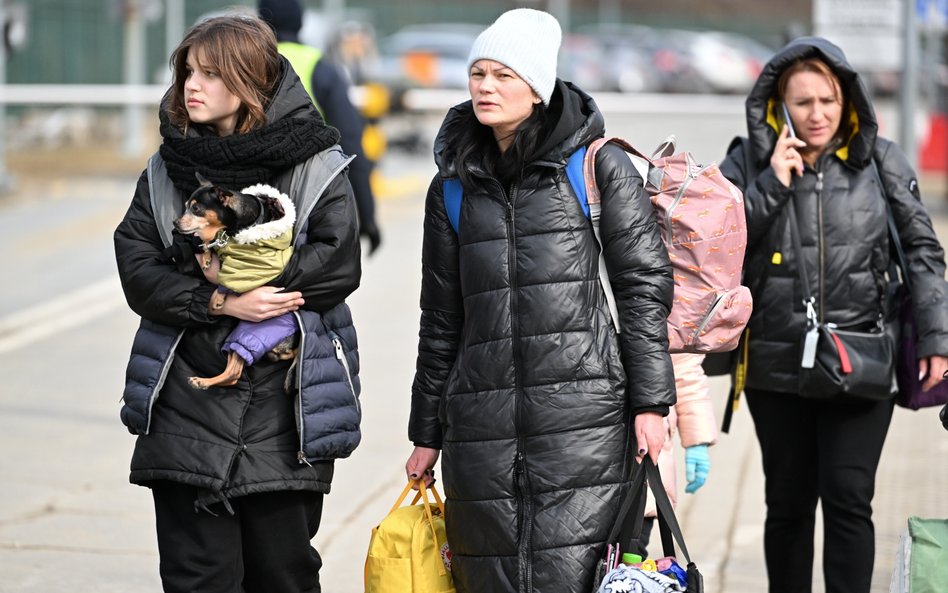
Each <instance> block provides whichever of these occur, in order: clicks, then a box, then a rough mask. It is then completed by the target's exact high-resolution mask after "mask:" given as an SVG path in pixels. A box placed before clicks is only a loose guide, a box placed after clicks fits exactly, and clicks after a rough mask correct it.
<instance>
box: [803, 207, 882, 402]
mask: <svg viewBox="0 0 948 593" xmlns="http://www.w3.org/2000/svg"><path fill="white" fill-rule="evenodd" d="M787 214H788V216H789V222H790V239H791V241H792V243H793V251H794V253H795V255H796V260H797V261H796V264H797V265H796V267H797V273H798V274H799V276H800V288H801V289H802V291H803V305H804V307H806V316H807V326H806V331H805V332H804V334H803V338H802V342H801V347H800V368H799V372H798V376H799V391H798V392H799V394H800V396H801V397H805V398H809V399H824V400H825V399H848V398H852V399H856V400H858V399H862V400H873V401H880V400H886V399H889V398H891V397H893V396H894V395H895V393H896V391H897V384H896V380H895V349H896V335H895V334H896V332H897V330H898V328H897V324H895V323H891V322H889V323H887V322H886V318H885V315H884V313H883V312H882V311H880V313H879V318H878V319H877V320H876V324H875V326H874V327H873V328H872V329H870V330H869V331H865V330H860V331H857V330H854V329H846V328H841V327H838V326H837V325H836V324H834V323H828V322H825V321H823V320H821V319H820V316H819V315H818V314H817V310H816V298H815V297H814V296H813V294H812V292H810V284H809V280H808V278H807V274H806V263H805V261H804V255H803V247H802V244H801V242H800V227H799V226H798V225H797V217H796V211H795V208H794V207H793V203H792V202H790V203H788V204H787Z"/></svg>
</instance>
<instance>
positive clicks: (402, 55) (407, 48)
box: [379, 23, 484, 89]
mask: <svg viewBox="0 0 948 593" xmlns="http://www.w3.org/2000/svg"><path fill="white" fill-rule="evenodd" d="M483 29H484V26H483V25H476V24H470V23H440V24H427V25H411V26H408V27H404V28H402V29H399V30H398V31H396V32H395V33H393V34H392V35H390V36H389V37H386V38H384V39H382V40H381V41H380V42H379V56H380V66H381V68H380V72H381V73H382V75H383V76H384V77H385V79H386V81H387V82H388V83H389V84H390V86H392V87H394V88H399V87H401V88H419V87H420V88H447V89H462V88H467V56H468V54H469V53H470V51H471V46H472V45H473V44H474V39H475V38H476V37H477V35H478V34H479V33H480V32H481V31H482V30H483Z"/></svg>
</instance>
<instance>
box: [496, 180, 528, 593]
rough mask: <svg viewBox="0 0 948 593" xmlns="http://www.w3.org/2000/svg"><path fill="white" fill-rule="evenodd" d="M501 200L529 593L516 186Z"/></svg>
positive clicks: (522, 558)
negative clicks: (504, 215) (515, 204)
mask: <svg viewBox="0 0 948 593" xmlns="http://www.w3.org/2000/svg"><path fill="white" fill-rule="evenodd" d="M498 185H500V189H501V192H503V195H504V197H505V199H504V205H505V207H506V209H507V215H506V221H505V222H506V223H507V266H508V268H509V270H510V339H511V354H512V356H513V365H514V397H515V398H516V402H515V404H514V430H515V431H516V432H517V456H516V461H515V467H514V487H515V489H516V491H517V497H518V499H519V500H518V501H517V509H518V513H517V514H518V517H517V519H518V520H517V524H518V526H519V528H520V533H519V534H518V536H519V537H518V546H517V547H518V550H517V555H518V562H517V565H518V567H519V569H520V590H521V592H523V593H531V592H532V591H533V562H532V558H531V554H530V547H531V544H532V542H531V539H532V538H531V532H532V531H533V508H532V507H533V505H532V504H531V502H530V480H529V478H528V477H527V464H526V457H525V455H524V443H523V427H522V422H523V409H522V408H523V370H522V369H523V360H522V358H521V355H522V353H521V351H520V319H519V317H520V299H519V295H518V293H517V290H518V284H517V237H516V214H515V212H516V210H515V208H514V202H515V198H516V196H517V184H516V183H514V184H512V185H511V186H510V193H509V194H508V193H506V192H504V188H503V184H501V183H500V182H499V181H498Z"/></svg>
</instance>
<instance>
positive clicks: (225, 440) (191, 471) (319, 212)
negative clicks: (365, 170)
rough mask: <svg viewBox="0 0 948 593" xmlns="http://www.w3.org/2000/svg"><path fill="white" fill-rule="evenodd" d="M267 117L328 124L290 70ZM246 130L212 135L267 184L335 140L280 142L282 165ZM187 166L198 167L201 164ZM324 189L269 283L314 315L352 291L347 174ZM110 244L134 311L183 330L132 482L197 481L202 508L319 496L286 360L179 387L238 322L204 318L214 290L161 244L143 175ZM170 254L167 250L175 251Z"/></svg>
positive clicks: (184, 244) (325, 467) (215, 360)
mask: <svg viewBox="0 0 948 593" xmlns="http://www.w3.org/2000/svg"><path fill="white" fill-rule="evenodd" d="M266 113H267V125H266V126H265V127H264V131H266V130H267V129H272V128H270V126H271V124H273V123H276V122H281V121H283V120H285V119H287V118H298V119H304V120H312V119H314V118H315V119H316V120H317V123H315V124H314V125H315V127H316V128H324V127H325V126H324V125H323V124H321V123H318V122H321V121H322V120H321V118H320V116H319V114H318V112H317V111H316V109H315V107H314V106H313V104H312V101H311V100H310V99H309V95H307V94H306V91H305V90H304V89H303V87H302V85H301V84H300V82H299V79H298V78H297V77H296V75H295V74H293V71H292V70H290V69H288V67H287V68H286V69H285V70H284V78H283V80H282V82H281V84H280V87H279V90H278V91H277V93H276V95H275V97H274V98H273V100H272V101H271V102H270V104H269V107H268V108H267V112H266ZM162 133H163V134H164V135H165V142H166V143H167V142H168V140H169V139H177V140H180V138H181V134H180V132H178V131H177V130H176V129H174V128H172V127H170V126H168V125H165V126H162ZM196 134H198V132H197V130H194V129H192V131H191V132H190V133H189V135H188V137H189V138H190V137H195V138H197V137H198V136H197V135H196ZM252 134H253V133H251V134H246V135H244V134H239V135H232V136H228V137H226V138H222V139H220V141H221V142H222V143H224V144H227V143H228V139H233V141H234V142H236V143H242V144H241V148H242V155H243V156H242V157H240V158H236V157H235V162H234V163H231V165H233V167H234V168H233V170H234V171H235V174H237V175H246V174H248V172H250V171H257V175H259V176H260V177H259V178H258V179H254V180H252V181H253V182H256V183H274V184H276V181H275V180H276V179H277V178H279V177H280V176H281V175H282V174H284V173H286V171H287V169H288V168H289V167H292V166H294V165H297V164H301V163H304V162H306V161H307V160H309V159H311V158H318V156H317V155H314V154H313V150H318V149H323V150H326V149H330V148H331V147H332V143H331V141H330V144H329V145H328V146H325V147H321V146H311V147H309V148H307V149H305V150H303V149H302V148H301V149H300V154H296V151H294V150H293V148H292V147H287V149H286V151H283V153H282V154H280V155H279V156H280V157H281V158H282V159H283V162H284V163H286V164H284V165H282V166H275V165H272V160H271V161H268V162H269V163H271V164H270V165H269V166H268V164H267V162H261V159H260V158H259V155H260V154H265V153H266V152H267V151H268V150H269V149H270V148H272V145H268V144H267V142H266V141H264V140H262V139H260V140H257V141H256V143H254V138H256V136H254V135H252ZM263 137H266V134H264V135H263ZM327 137H328V138H332V137H333V134H327ZM215 141H216V140H215ZM275 141H276V142H280V141H282V139H280V138H277V139H275ZM196 164H197V165H199V166H200V165H201V161H197V162H196ZM241 165H245V166H241ZM226 174H227V172H226V171H225V172H223V173H220V174H219V175H221V176H225V175H226ZM211 180H212V181H215V182H218V183H222V184H224V183H225V182H224V181H223V180H219V179H215V178H213V177H211ZM176 183H177V181H176ZM238 189H240V187H238ZM323 189H324V191H323V192H322V195H321V197H320V199H319V201H318V202H317V203H316V205H315V207H313V209H312V211H310V212H309V215H308V218H307V219H306V221H307V222H306V230H305V244H304V245H298V246H297V248H296V249H295V251H294V254H293V257H292V258H291V259H290V261H289V262H288V263H287V266H286V268H285V269H284V270H283V272H282V273H281V275H280V276H278V277H277V278H276V279H274V280H273V281H272V282H270V284H271V285H274V286H281V287H285V288H286V289H287V290H291V291H293V290H299V291H301V292H302V293H303V297H304V299H305V300H306V304H305V305H304V307H303V308H304V309H307V310H310V311H315V312H319V313H322V312H325V311H328V310H330V309H332V308H333V307H335V306H336V305H338V304H339V303H342V302H343V301H344V299H345V298H346V297H347V296H348V295H349V294H350V293H351V292H352V291H353V290H355V289H356V287H358V285H359V280H360V275H361V268H360V263H359V238H358V225H357V214H356V206H355V201H354V198H353V196H352V191H351V189H350V187H349V184H348V182H347V180H346V178H345V175H342V174H339V175H337V176H335V178H334V179H332V180H331V182H330V183H329V185H328V187H325V188H323ZM168 193H171V194H174V195H169V196H163V199H167V200H175V201H177V202H178V207H177V210H178V211H181V209H182V208H183V203H184V200H185V198H186V196H187V195H188V190H187V189H186V188H181V187H177V188H176V189H174V188H169V192H168ZM291 197H293V196H291ZM114 241H115V252H116V260H117V263H118V269H119V276H120V278H121V280H122V287H123V289H124V291H125V297H126V299H127V300H128V304H129V306H130V307H131V308H132V310H134V311H135V313H137V314H138V315H140V316H141V317H143V318H144V319H146V320H148V321H151V322H154V323H157V324H162V325H164V326H170V327H171V328H175V329H176V330H182V329H183V330H186V331H184V333H183V337H181V339H180V342H178V344H177V348H176V350H175V353H174V356H173V358H172V359H171V361H170V369H169V370H168V371H167V376H166V377H165V382H164V385H163V387H162V388H161V391H160V395H159V396H158V397H156V398H155V400H154V405H153V407H152V408H151V410H150V415H151V416H150V430H149V431H148V434H144V435H142V436H139V437H138V440H137V442H136V445H135V452H134V454H133V456H132V461H131V476H130V480H131V481H132V482H133V483H136V484H142V485H149V484H151V483H152V482H154V481H155V480H171V481H175V482H180V483H184V484H189V485H192V486H196V487H198V488H199V489H201V490H202V491H203V493H202V495H201V496H200V497H199V500H198V502H199V503H200V504H204V505H206V504H209V503H212V502H216V501H222V500H226V499H229V498H234V497H237V496H242V495H245V494H251V493H257V492H266V491H276V490H310V491H317V492H324V493H325V492H328V491H329V487H330V483H331V480H332V474H333V463H332V461H322V462H317V463H313V464H312V465H309V464H306V463H303V462H302V461H301V460H299V459H298V458H297V455H298V453H297V452H298V451H300V449H301V445H300V436H299V433H298V430H297V426H296V422H297V421H296V415H295V413H294V398H293V396H292V395H288V394H287V393H286V392H285V391H284V387H283V384H284V378H285V377H286V373H287V370H288V366H289V361H280V362H270V361H268V360H266V359H265V358H264V359H261V360H260V361H259V362H257V363H256V364H254V365H253V366H250V367H245V369H244V373H243V375H242V376H241V379H240V380H239V382H238V383H237V384H236V385H235V386H233V387H219V388H211V389H209V390H207V391H199V390H196V389H195V388H193V387H191V386H190V385H189V384H188V377H190V376H199V377H211V376H214V375H216V374H218V373H219V372H221V370H222V369H223V368H224V365H225V363H226V357H225V355H224V354H222V353H221V349H220V348H221V345H222V344H223V342H224V340H225V338H226V337H227V336H228V335H229V334H230V332H231V330H233V328H234V326H235V325H236V324H237V321H238V320H237V319H235V318H232V317H226V316H217V317H212V316H209V314H208V301H209V299H210V296H211V294H212V292H213V291H214V289H215V287H214V285H212V284H211V283H209V282H208V281H207V280H206V279H205V278H204V275H203V273H202V271H201V269H200V267H199V266H198V265H197V263H196V261H195V259H194V257H193V254H192V253H191V251H190V248H189V242H188V241H187V240H185V239H182V238H181V237H180V235H177V234H175V243H174V245H175V249H174V250H172V251H171V252H168V251H165V250H164V245H163V243H162V239H161V238H160V236H159V230H158V227H157V225H156V223H155V219H154V216H153V214H152V201H151V199H150V195H149V183H148V179H147V176H146V175H145V174H143V175H142V177H141V179H140V180H139V182H138V187H137V189H136V192H135V197H134V198H133V200H132V203H131V206H130V207H129V210H128V212H127V214H126V215H125V218H124V219H123V220H122V222H121V223H120V224H119V226H118V228H117V229H116V231H115V235H114ZM169 253H173V254H176V255H175V258H174V259H171V257H169ZM133 355H134V353H133Z"/></svg>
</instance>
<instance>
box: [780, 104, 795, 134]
mask: <svg viewBox="0 0 948 593" xmlns="http://www.w3.org/2000/svg"><path fill="white" fill-rule="evenodd" d="M780 106H781V107H782V108H783V121H784V122H786V124H787V130H788V131H789V132H790V137H791V138H796V137H797V132H796V130H794V129H793V121H792V120H791V119H790V111H788V110H787V104H786V103H781V104H780Z"/></svg>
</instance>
